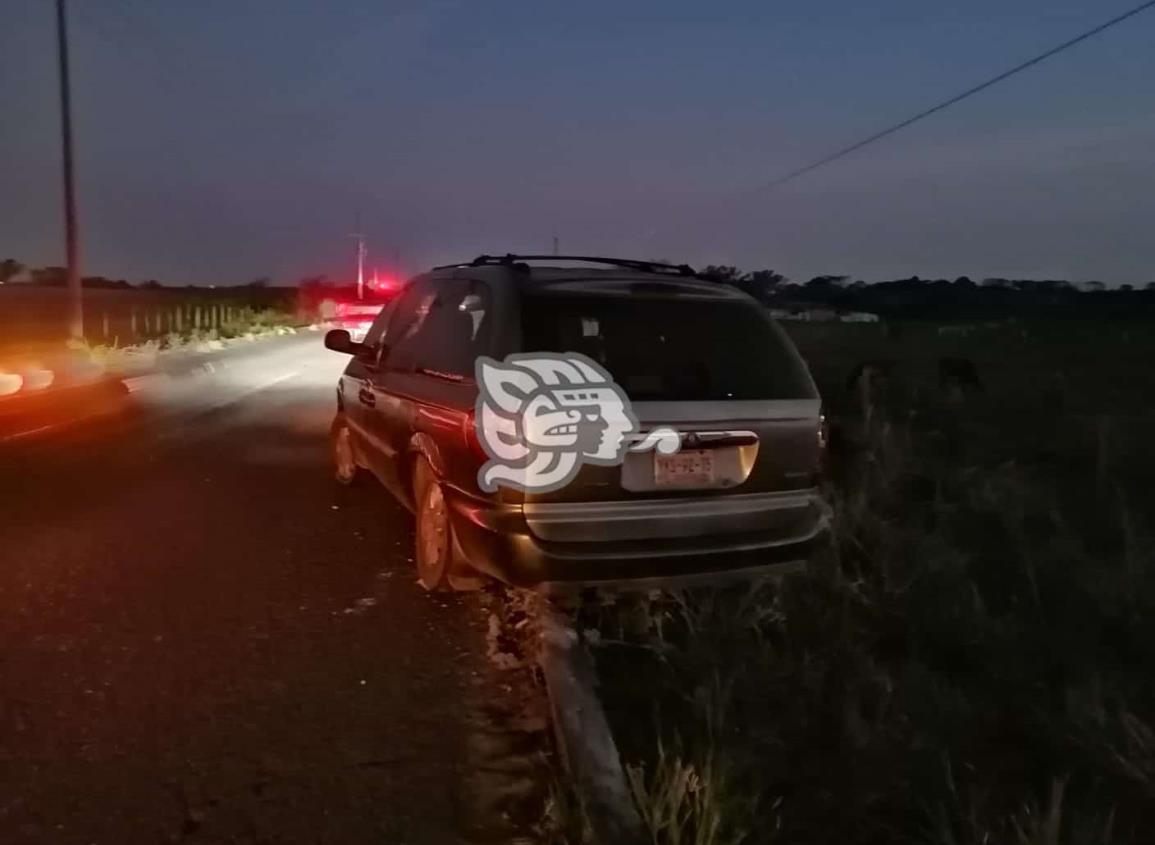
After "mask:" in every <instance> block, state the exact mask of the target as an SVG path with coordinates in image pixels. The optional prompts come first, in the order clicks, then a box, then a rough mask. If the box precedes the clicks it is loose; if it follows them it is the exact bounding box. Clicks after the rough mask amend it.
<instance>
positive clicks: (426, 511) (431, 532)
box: [417, 484, 449, 586]
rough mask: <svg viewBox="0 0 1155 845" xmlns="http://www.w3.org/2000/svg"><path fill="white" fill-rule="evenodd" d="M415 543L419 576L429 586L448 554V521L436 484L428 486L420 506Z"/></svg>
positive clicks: (437, 574) (434, 580)
mask: <svg viewBox="0 0 1155 845" xmlns="http://www.w3.org/2000/svg"><path fill="white" fill-rule="evenodd" d="M417 542H418V547H419V549H420V555H419V557H418V565H419V567H420V569H421V573H420V574H421V576H422V580H424V581H425V582H426V585H427V586H431V585H432V583H433V582H436V581H437V579H438V577H439V576H440V573H441V568H442V565H443V562H444V560H445V558H446V556H447V555H448V553H449V519H448V515H447V514H446V512H445V498H444V497H443V496H442V495H441V487H440V486H439V485H437V484H431V485H429V489H428V491H427V492H426V494H425V501H424V502H422V504H421V515H420V519H419V520H418V521H417ZM426 576H428V577H426ZM430 579H432V581H431V580H430Z"/></svg>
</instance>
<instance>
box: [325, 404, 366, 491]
mask: <svg viewBox="0 0 1155 845" xmlns="http://www.w3.org/2000/svg"><path fill="white" fill-rule="evenodd" d="M329 445H330V447H331V448H330V451H331V453H332V457H333V478H334V479H336V481H337V483H338V484H340V485H341V486H342V487H351V486H352V485H354V484H357V483H358V482H360V481H361V479H362V477H363V475H364V472H363V471H362V469H361V467H360V466H359V465H358V464H357V453H356V452H355V451H354V449H353V435H352V432H351V431H350V430H349V423H348V422H347V421H346V420H345V415H344V414H342V413H340V412H338V413H337V416H336V417H334V418H333V425H332V427H331V428H330V430H329Z"/></svg>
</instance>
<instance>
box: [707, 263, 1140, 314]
mask: <svg viewBox="0 0 1155 845" xmlns="http://www.w3.org/2000/svg"><path fill="white" fill-rule="evenodd" d="M699 275H701V276H704V277H705V278H709V279H714V280H716V281H720V282H726V283H729V284H732V285H734V286H736V287H738V288H741V289H742V290H744V291H746V292H747V293H749V294H750V295H751V296H753V297H754V298H755V299H758V300H759V301H761V302H763V303H765V304H766V305H768V306H771V307H779V308H787V309H790V308H794V309H798V308H827V309H831V310H835V311H867V312H871V313H876V314H879V315H880V316H885V317H901V318H912V319H920V318H921V319H930V318H946V319H950V318H973V317H992V316H1047V315H1049V316H1083V315H1088V316H1112V317H1115V316H1142V317H1148V316H1155V282H1148V283H1146V284H1145V285H1142V286H1139V287H1137V286H1135V285H1129V284H1124V285H1119V286H1117V287H1107V285H1105V284H1103V283H1102V282H1094V281H1092V282H1083V283H1079V284H1076V283H1074V282H1070V281H1067V280H1064V279H1043V280H1038V279H1006V278H998V277H991V278H985V279H982V280H980V281H977V282H976V281H974V280H973V279H971V278H969V277H967V276H959V277H957V278H955V279H953V280H951V279H922V278H919V277H918V276H911V277H909V278H905V279H894V280H891V281H882V282H864V281H862V280H855V281H851V278H850V277H849V276H815V277H814V278H812V279H810V280H809V281H807V282H804V283H798V282H792V281H790V280H789V279H787V278H786V277H785V276H783V275H782V274H781V273H777V272H775V271H773V270H756V271H753V272H744V271H742V270H739V269H738V268H737V267H733V266H728V265H710V266H708V267H706V268H705V269H704V270H702V271H701V273H700V274H699Z"/></svg>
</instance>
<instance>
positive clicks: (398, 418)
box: [325, 256, 829, 592]
mask: <svg viewBox="0 0 1155 845" xmlns="http://www.w3.org/2000/svg"><path fill="white" fill-rule="evenodd" d="M549 264H552V265H554V266H543V265H549ZM572 265H578V266H572ZM325 344H326V346H328V347H329V348H330V349H334V350H336V351H339V352H345V353H348V354H350V355H351V360H350V362H349V365H348V367H347V368H346V369H345V372H344V374H343V375H342V376H341V380H340V383H339V385H338V389H337V414H336V418H335V419H334V421H333V427H332V440H333V454H334V459H335V463H336V475H337V479H338V480H339V481H340V482H342V483H346V484H348V483H352V482H353V481H355V480H357V479H358V478H359V477H361V476H362V475H366V474H368V475H371V476H374V477H376V478H377V479H378V480H379V481H380V482H381V483H382V484H384V485H385V486H386V487H387V488H388V489H389V490H390V491H391V492H392V493H393V495H394V496H396V497H397V499H398V500H399V501H401V502H402V503H404V504H405V505H406V506H407V507H408V508H410V509H411V510H413V511H414V513H415V514H416V547H417V548H416V561H417V570H418V575H419V578H420V580H421V583H422V584H424V586H425V587H426V588H428V589H431V590H435V589H446V588H451V587H453V586H458V585H464V584H467V583H476V580H477V577H478V576H479V575H483V576H490V577H493V578H497V579H500V580H502V581H505V582H507V583H511V584H514V585H518V586H527V587H535V588H538V589H541V590H543V591H546V592H556V591H559V590H563V589H568V588H574V587H584V586H597V585H604V584H613V585H623V584H625V585H637V586H651V585H661V584H669V583H685V582H693V581H696V580H703V579H708V580H715V579H717V578H719V577H720V576H735V575H737V576H747V575H755V574H762V573H767V574H770V573H774V572H777V571H782V570H784V569H788V568H793V567H797V566H798V565H800V564H802V563H804V562H805V560H806V559H807V557H808V556H809V554H810V553H811V551H812V549H813V548H814V546H815V544H816V543H817V542H819V541H820V540H821V539H822V538H823V537H824V535H825V532H826V530H827V527H828V519H829V512H828V508H827V507H826V505H825V504H824V502H823V500H822V498H821V497H820V495H819V492H818V480H819V471H820V466H821V464H822V451H823V436H824V432H823V419H822V412H821V401H820V398H819V396H818V391H817V389H816V388H815V386H814V382H813V380H812V379H811V377H810V373H809V371H808V369H807V367H806V365H805V363H804V362H803V360H802V358H801V357H800V356H799V354H798V352H797V350H796V349H795V347H794V345H793V343H792V342H791V341H790V339H789V338H788V337H787V336H786V335H785V333H784V332H783V331H782V329H781V328H780V327H779V326H778V325H777V324H776V323H774V322H773V321H772V320H771V319H770V317H769V315H768V314H767V313H766V310H765V309H764V308H763V307H762V306H761V305H759V304H758V303H757V302H756V301H755V300H753V299H752V298H750V297H749V296H747V295H746V294H745V293H743V292H741V291H739V290H738V289H736V288H734V287H731V286H729V285H726V284H721V283H718V282H714V281H710V280H707V279H703V278H700V277H698V276H696V275H694V274H693V271H692V270H690V268H688V267H684V266H681V267H675V266H671V265H664V264H654V263H648V262H636V261H627V260H614V259H587V258H555V257H550V258H544V257H533V256H524V257H523V256H505V257H500V258H491V257H489V256H482V257H480V258H478V259H476V260H474V261H472V262H470V263H468V264H459V265H451V266H446V267H438V268H435V269H434V270H433V271H431V272H429V273H426V274H424V275H421V276H417V277H416V278H414V279H413V280H412V281H411V282H410V283H409V284H408V285H407V286H406V288H405V290H404V291H403V292H402V293H401V294H400V295H399V296H398V297H397V298H396V299H394V300H393V302H392V303H391V304H390V305H389V306H387V307H386V308H385V309H384V310H383V311H382V312H381V314H380V315H379V316H378V318H377V320H376V321H375V322H374V324H373V326H372V328H371V329H370V330H369V332H368V333H367V334H366V336H365V338H364V340H363V341H362V342H360V343H355V342H353V341H352V340H351V339H350V338H349V336H348V335H347V334H346V333H345V332H342V331H340V330H336V331H331V332H329V334H328V335H327V336H326V338H325ZM524 352H535V353H537V352H548V353H581V354H582V355H584V356H586V357H587V358H588V359H590V360H592V361H594V362H597V363H598V364H600V365H601V366H602V367H603V368H604V369H605V370H606V371H608V372H609V374H610V376H612V378H613V381H614V382H615V383H616V384H617V385H618V386H620V387H621V388H622V389H623V390H624V392H625V394H626V395H627V396H628V398H629V400H630V402H631V404H632V408H633V412H634V414H636V417H637V422H638V425H639V428H640V432H639V435H638V436H641V437H644V435H645V434H646V433H647V432H649V431H651V430H653V429H655V428H658V427H669V428H673V429H675V430H676V431H677V432H678V435H679V436H680V438H681V450H680V451H679V452H678V453H677V456H681V457H675V458H674V459H667V458H665V457H664V456H663V455H662V454H660V453H658V452H656V451H645V452H641V451H628V452H626V453H625V457H624V459H623V460H622V461H621V463H620V464H617V465H598V464H585V465H582V466H581V468H580V470H578V472H577V475H576V476H575V477H574V478H573V479H572V481H571V482H570V483H568V484H566V485H565V486H563V487H561V488H560V489H556V490H552V491H550V492H545V493H540V492H522V491H520V490H516V489H510V488H507V487H499V488H498V489H497V490H496V492H492V493H490V492H485V491H484V490H482V489H481V488H480V486H479V484H478V470H479V468H480V467H481V466H482V465H483V464H485V462H486V461H487V460H488V458H489V455H488V454H487V452H486V451H485V449H484V448H483V447H482V445H481V443H480V442H479V438H478V436H477V431H476V428H475V409H476V407H477V404H478V393H479V391H478V385H477V384H476V382H475V379H474V367H475V362H476V360H477V358H478V356H487V357H488V358H491V359H496V360H498V361H501V360H503V359H505V357H506V356H507V355H509V354H511V353H524Z"/></svg>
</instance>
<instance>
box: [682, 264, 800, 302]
mask: <svg viewBox="0 0 1155 845" xmlns="http://www.w3.org/2000/svg"><path fill="white" fill-rule="evenodd" d="M700 275H702V276H705V277H706V278H708V279H713V280H715V281H718V282H728V283H729V284H732V285H734V286H735V287H737V288H741V289H742V290H744V291H745V292H746V293H748V294H750V295H751V296H752V297H754V298H755V299H757V300H759V301H760V302H769V301H770V300H771V299H772V298H773V296H774V294H775V293H776V292H777V290H778V288H779V287H780V286H781V285H782V283H783V282H785V281H786V277H785V276H783V275H782V274H781V273H776V272H774V271H773V270H755V271H754V272H753V273H743V272H742V271H741V270H739V269H738V268H737V267H734V266H732V265H729V264H710V265H707V266H706V268H705V269H704V270H702V271H701V273H700Z"/></svg>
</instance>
